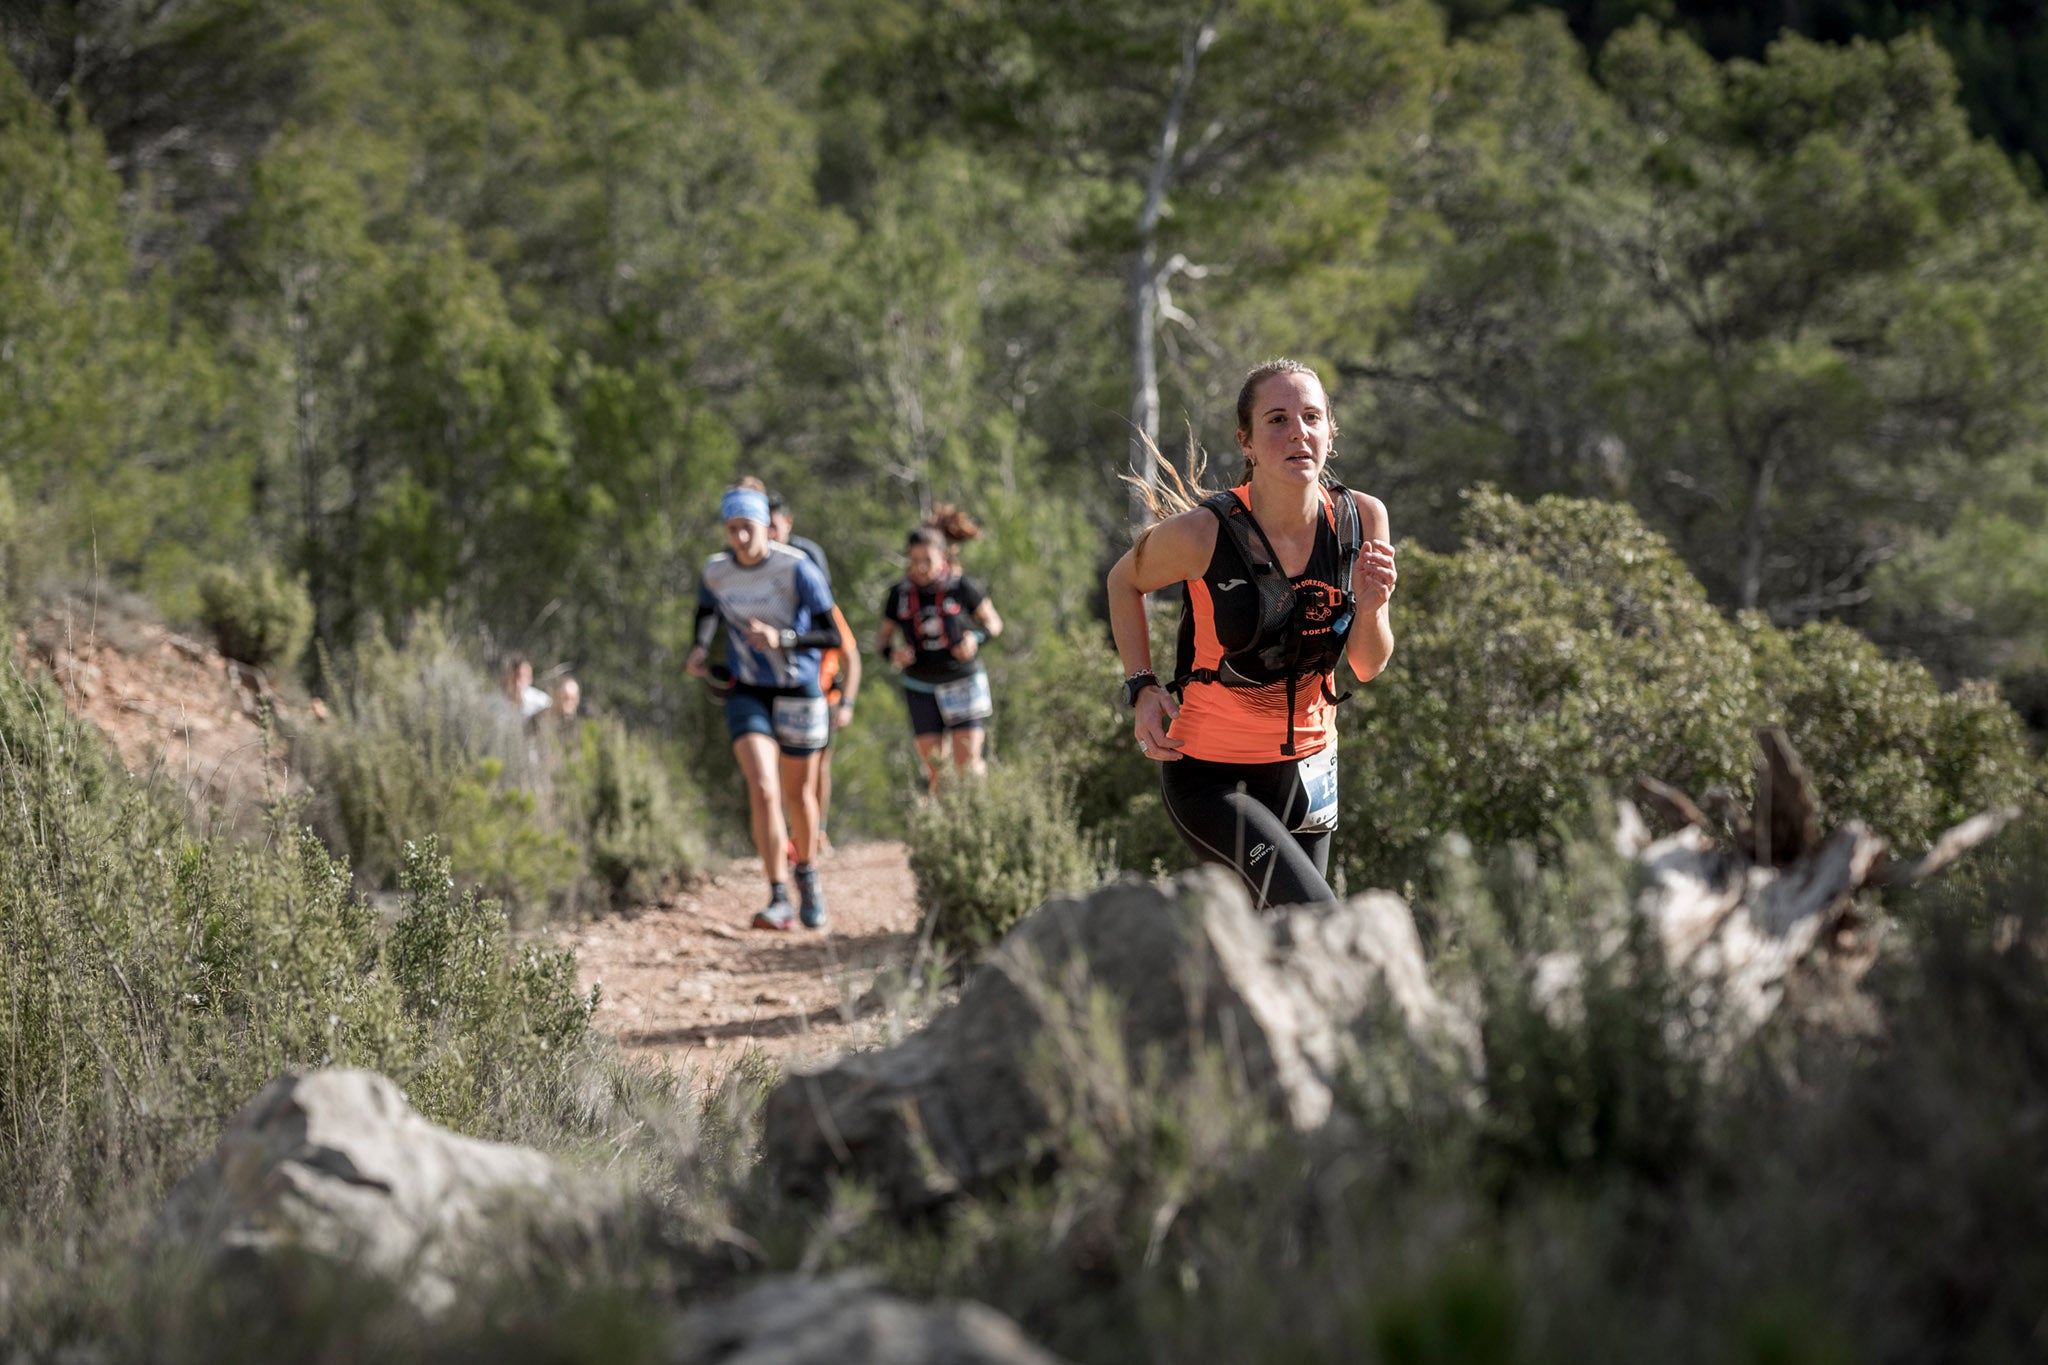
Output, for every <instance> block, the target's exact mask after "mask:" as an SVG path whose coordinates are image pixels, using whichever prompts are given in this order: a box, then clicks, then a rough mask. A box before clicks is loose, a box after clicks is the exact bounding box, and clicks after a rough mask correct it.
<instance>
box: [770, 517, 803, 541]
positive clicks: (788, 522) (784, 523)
mask: <svg viewBox="0 0 2048 1365" xmlns="http://www.w3.org/2000/svg"><path fill="white" fill-rule="evenodd" d="M794 525H796V519H795V518H794V517H792V516H790V514H789V513H787V512H770V513H769V514H768V538H769V539H770V540H772V541H774V542H775V543H776V544H777V545H787V544H789V530H790V527H792V526H794Z"/></svg>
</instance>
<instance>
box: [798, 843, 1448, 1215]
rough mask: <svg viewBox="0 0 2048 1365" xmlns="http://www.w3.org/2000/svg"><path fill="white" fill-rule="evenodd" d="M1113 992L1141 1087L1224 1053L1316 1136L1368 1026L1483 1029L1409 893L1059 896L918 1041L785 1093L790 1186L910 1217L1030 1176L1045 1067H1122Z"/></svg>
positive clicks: (1433, 1035)
mask: <svg viewBox="0 0 2048 1365" xmlns="http://www.w3.org/2000/svg"><path fill="white" fill-rule="evenodd" d="M1097 992H1099V993H1100V995H1101V996H1102V997H1104V998H1106V999H1107V1001H1108V1002H1109V1003H1110V1004H1111V1006H1112V1007H1113V1011H1114V1013H1113V1017H1114V1019H1115V1021H1116V1028H1117V1031H1118V1033H1119V1035H1120V1041H1121V1045H1122V1052H1123V1055H1124V1057H1125V1058H1127V1059H1129V1065H1130V1067H1131V1069H1132V1072H1133V1074H1136V1073H1137V1072H1138V1071H1139V1070H1140V1069H1141V1068H1143V1067H1144V1066H1147V1065H1157V1066H1159V1067H1160V1068H1161V1075H1160V1077H1159V1078H1160V1079H1162V1080H1169V1081H1170V1080H1172V1079H1174V1078H1176V1077H1178V1076H1182V1075H1185V1074H1187V1073H1188V1072H1189V1070H1190V1068H1191V1065H1192V1064H1193V1061H1194V1059H1195V1057H1196V1056H1197V1055H1198V1053H1199V1052H1201V1051H1203V1050H1206V1049H1221V1050H1222V1053H1223V1055H1224V1056H1225V1057H1227V1059H1228V1060H1229V1061H1230V1063H1231V1065H1232V1069H1233V1071H1234V1072H1235V1074H1236V1075H1238V1076H1239V1077H1240V1078H1241V1079H1242V1081H1243V1083H1244V1084H1245V1085H1246V1086H1247V1087H1248V1088H1249V1089H1250V1090H1252V1091H1253V1092H1255V1093H1258V1094H1261V1095H1263V1096H1266V1097H1267V1098H1268V1099H1269V1100H1270V1102H1271V1104H1272V1107H1273V1109H1274V1111H1275V1112H1276V1113H1277V1114H1279V1115H1280V1116H1282V1117H1284V1118H1285V1119H1286V1120H1288V1121H1290V1122H1292V1123H1293V1124H1294V1125H1296V1126H1297V1127H1299V1128H1302V1129H1307V1128H1312V1127H1314V1126H1316V1125H1318V1124H1320V1123H1321V1122H1323V1120H1324V1119H1325V1118H1327V1117H1328V1115H1329V1113H1330V1109H1331V1100H1332V1093H1331V1087H1332V1084H1333V1082H1334V1081H1335V1079H1336V1075H1337V1071H1338V1068H1339V1065H1340V1061H1341V1058H1342V1056H1343V1052H1344V1044H1345V1040H1346V1039H1347V1037H1348V1036H1350V1035H1351V1034H1352V1033H1353V1032H1354V1031H1355V1030H1357V1029H1359V1028H1360V1027H1362V1026H1365V1025H1367V1024H1368V1023H1369V1022H1371V1021H1375V1020H1379V1019H1388V1020H1392V1021H1396V1024H1395V1026H1397V1027H1400V1028H1403V1029H1405V1030H1406V1031H1407V1032H1408V1034H1409V1035H1411V1036H1412V1037H1413V1039H1414V1040H1415V1041H1416V1042H1417V1043H1418V1044H1419V1045H1422V1046H1427V1047H1437V1046H1441V1045H1443V1044H1444V1043H1445V1042H1446V1041H1447V1040H1462V1039H1463V1036H1464V1034H1465V1033H1466V1032H1467V1031H1468V1028H1467V1026H1465V1025H1464V1024H1463V1023H1462V1021H1461V1020H1459V1019H1458V1017H1457V1016H1456V1015H1455V1013H1454V1012H1453V1011H1451V1010H1450V1009H1448V1008H1447V1007H1446V1006H1445V1005H1444V1004H1443V1002H1441V1001H1440V1000H1439V999H1438V998H1437V996H1436V994H1435V993H1434V991H1433V990H1432V989H1431V987H1430V984H1429V978H1428V974H1427V972H1426V970H1425V968H1424V965H1423V960H1422V949H1421V944H1420V943H1419V941H1418V940H1417V937H1416V933H1415V925H1414V921H1413V919H1412V918H1411V916H1410V915H1409V912H1408V907H1407V906H1406V905H1405V904H1404V903H1403V902H1402V901H1401V900H1400V899H1399V898H1397V897H1394V896H1391V895H1387V894H1384V893H1374V894H1371V895H1366V896H1361V897H1357V898H1355V899H1353V900H1352V901H1350V902H1349V903H1348V904H1345V905H1343V906H1340V907H1336V908H1334V909H1333V908H1329V907H1324V908H1321V909H1314V908H1302V909H1295V910H1290V911H1285V912H1282V913H1280V914H1277V915H1273V916H1269V917H1266V918H1263V919H1262V918H1261V917H1259V916H1258V915H1257V914H1255V913H1254V912H1253V910H1252V907H1251V903H1250V901H1249V900H1248V898H1247V897H1246V895H1245V892H1244V890H1243V888H1242V886H1241V884H1240V883H1239V882H1238V881H1237V879H1236V878H1235V877H1234V876H1232V875H1230V874H1229V873H1227V872H1224V871H1222V870H1220V869H1216V868H1203V869H1197V870H1196V871H1193V872H1189V873H1185V874H1183V875H1181V876H1179V877H1177V878H1174V879H1173V880H1171V881H1169V882H1165V883H1157V884H1148V883H1142V882H1120V883H1115V884H1112V885H1110V886H1106V887H1103V888H1102V889H1100V890H1098V891H1095V892H1093V893H1091V894H1089V895H1087V896H1083V897H1080V898H1073V899H1056V900H1052V901H1048V902H1047V903H1046V904H1045V905H1044V906H1043V907H1041V908H1040V909H1039V910H1038V911H1036V912H1035V913H1033V914H1032V915H1031V916H1030V917H1029V918H1027V919H1026V920H1025V921H1024V922H1023V923H1021V924H1020V925H1018V926H1017V928H1015V929H1014V930H1012V931H1011V933H1010V935H1009V936H1008V937H1007V938H1005V939H1004V940H1003V942H1002V943H1001V944H1000V945H998V947H997V948H996V950H995V951H994V952H993V953H991V954H990V957H989V960H988V962H987V963H986V964H985V965H984V966H983V967H982V968H981V969H980V970H978V971H977V972H976V973H975V975H974V976H973V977H972V978H970V979H969V981H968V983H967V985H966V986H965V987H964V988H963V990H962V992H961V996H960V1000H959V1002H958V1004H956V1005H955V1006H953V1007H952V1008H951V1009H949V1010H947V1011H945V1012H943V1013H941V1014H940V1015H939V1016H938V1017H937V1018H935V1019H934V1020H933V1021H932V1023H931V1024H930V1025H929V1026H927V1027H926V1028H925V1029H924V1030H923V1031H922V1032H920V1033H918V1034H917V1035H915V1036H913V1037H911V1038H909V1039H907V1040H905V1041H904V1042H903V1043H901V1044H899V1045H897V1046H895V1047H892V1048H888V1049H886V1050H883V1051H879V1052H873V1053H865V1054H859V1055H856V1056H852V1057H848V1058H846V1059H844V1060H843V1061H841V1062H840V1063H839V1064H838V1065H836V1066H834V1067H833V1068H832V1069H830V1070H828V1071H824V1072H822V1073H819V1074H815V1075H799V1076H795V1077H793V1078H791V1079H789V1080H787V1081H785V1082H784V1083H783V1084H782V1085H780V1086H778V1087H777V1088H776V1090H775V1091H774V1093H773V1094H771V1095H770V1096H769V1100H768V1107H767V1115H766V1120H767V1126H766V1149H765V1157H766V1160H767V1162H768V1163H769V1165H770V1167H771V1168H772V1169H773V1170H774V1171H775V1173H776V1175H777V1176H778V1178H779V1179H780V1180H781V1181H782V1183H783V1184H784V1186H785V1187H786V1188H791V1189H800V1190H817V1189H820V1188H822V1187H823V1185H824V1183H825V1182H826V1181H827V1179H828V1178H829V1177H830V1176H832V1175H833V1174H834V1173H839V1172H844V1173H849V1174H853V1175H857V1176H859V1177H862V1178H864V1179H866V1180H869V1181H871V1182H873V1183H874V1184H875V1185H876V1186H877V1187H878V1188H879V1189H880V1190H882V1192H883V1193H884V1195H885V1197H886V1198H887V1199H888V1200H889V1201H890V1203H891V1204H892V1205H893V1206H894V1207H895V1208H897V1209H898V1210H902V1211H907V1210H913V1209H917V1208H921V1207H926V1206H929V1205H932V1204H934V1203H937V1202H941V1201H943V1200H945V1199H947V1198H949V1197H951V1196H952V1195H954V1194H955V1193H957V1192H959V1191H961V1190H962V1189H965V1188H970V1187H974V1186H978V1185H982V1184H985V1183H987V1182H989V1181H992V1180H996V1179H999V1178H1001V1177H1003V1176H1006V1175H1010V1174H1013V1173H1017V1172H1020V1171H1023V1170H1025V1169H1026V1168H1028V1167H1030V1166H1031V1165H1033V1164H1035V1163H1036V1162H1038V1161H1039V1160H1041V1159H1042V1158H1043V1157H1044V1155H1045V1153H1046V1151H1047V1143H1048V1139H1049V1138H1050V1137H1051V1136H1052V1134H1051V1132H1050V1129H1051V1126H1052V1120H1051V1117H1050V1115H1049V1114H1048V1112H1047V1109H1046V1106H1045V1103H1044V1101H1043V1098H1042V1097H1043V1096H1044V1094H1045V1089H1044V1084H1043V1082H1044V1079H1045V1076H1044V1069H1045V1067H1046V1066H1047V1064H1048V1059H1051V1058H1054V1057H1055V1056H1056V1055H1059V1054H1060V1053H1061V1052H1064V1054H1065V1055H1064V1056H1063V1057H1061V1058H1060V1060H1059V1061H1058V1062H1057V1063H1056V1065H1059V1066H1066V1067H1088V1066H1100V1065H1113V1063H1106V1062H1105V1061H1104V1058H1103V1056H1102V1055H1101V1050H1100V1049H1096V1048H1093V1047H1091V1046H1090V1040H1089V1038H1088V1035H1087V1032H1086V1029H1087V1024H1086V1021H1087V1020H1088V1019H1089V1017H1090V1004H1089V1002H1090V999H1091V996H1092V995H1093V994H1094V993H1097ZM1148 1059H1149V1060H1148Z"/></svg>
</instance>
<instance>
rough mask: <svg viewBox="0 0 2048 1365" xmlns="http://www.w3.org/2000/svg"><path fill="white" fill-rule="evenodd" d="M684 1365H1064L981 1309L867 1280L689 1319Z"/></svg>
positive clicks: (723, 1306) (821, 1285)
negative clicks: (924, 1300)
mask: <svg viewBox="0 0 2048 1365" xmlns="http://www.w3.org/2000/svg"><path fill="white" fill-rule="evenodd" d="M669 1358H670V1359H671V1360H673V1361H675V1362H677V1365H1059V1361H1058V1358H1057V1357H1055V1356H1052V1355H1049V1354H1047V1353H1046V1352H1044V1351H1042V1350H1040V1349H1039V1348H1038V1347H1037V1346H1034V1345H1033V1344H1032V1343H1031V1342H1030V1340H1029V1339H1027V1338H1026V1337H1025V1335H1024V1334H1023V1333H1022V1332H1020V1331H1018V1330H1017V1325H1016V1324H1015V1323H1013V1322H1011V1321H1010V1320H1009V1319H1008V1318H1006V1317H1004V1316H1003V1315H1002V1314H1001V1313H998V1312H996V1311H995V1310H994V1309H993V1308H986V1307H983V1306H982V1305H981V1304H978V1303H933V1304H916V1303H911V1302H909V1301H907V1300H904V1299H899V1298H896V1297H895V1296H893V1295H890V1294H886V1293H883V1292H882V1291H880V1290H878V1289H876V1288H875V1287H874V1286H873V1282H872V1281H871V1280H870V1279H869V1278H868V1277H867V1276H865V1275H860V1274H845V1275H836V1276H833V1277H831V1278H829V1279H823V1280H799V1279H774V1280H769V1281H766V1282H765V1283H762V1284H759V1285H756V1286H755V1287H754V1288H752V1289H750V1290H748V1291H747V1292H746V1293H744V1294H741V1295H740V1296H738V1297H737V1298H734V1299H732V1300H729V1301H728V1302H725V1303H720V1304H714V1305H712V1306H710V1307H707V1308H699V1309H696V1310H694V1311H692V1312H690V1313H688V1314H686V1315H685V1316H684V1317H683V1318H682V1320H681V1322H680V1324H679V1326H678V1329H677V1332H676V1341H675V1348H674V1350H673V1351H672V1352H671V1353H670V1355H669Z"/></svg>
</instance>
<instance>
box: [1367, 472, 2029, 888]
mask: <svg viewBox="0 0 2048 1365" xmlns="http://www.w3.org/2000/svg"><path fill="white" fill-rule="evenodd" d="M1462 535H1463V546H1462V548H1461V549H1459V550H1458V551H1456V552H1454V553H1450V554H1438V553H1435V552H1432V551H1429V550H1425V549H1421V548H1417V547H1404V548H1403V550H1402V552H1401V563H1402V591H1401V596H1400V598H1399V599H1397V601H1396V604H1395V606H1396V612H1395V635H1396V638H1397V641H1398V643H1397V644H1396V646H1395V652H1394V660H1393V662H1392V663H1391V664H1390V665H1389V666H1388V668H1387V671H1386V672H1385V673H1384V674H1382V675H1381V676H1380V677H1379V678H1377V679H1375V680H1374V681H1373V682H1372V683H1371V684H1369V685H1368V686H1365V687H1362V688H1359V689H1358V690H1357V695H1356V697H1355V698H1354V699H1353V701H1352V702H1351V703H1350V704H1348V705H1346V706H1344V707H1342V708H1340V709H1339V712H1338V715H1339V717H1340V726H1341V728H1340V735H1341V740H1340V743H1341V745H1342V749H1343V761H1342V763H1341V764H1340V772H1341V780H1342V783H1343V789H1342V798H1343V817H1342V823H1341V824H1340V826H1339V828H1338V832H1337V836H1336V840H1335V844H1334V847H1333V851H1332V852H1333V857H1332V861H1333V864H1334V866H1335V867H1336V868H1338V869H1340V870H1341V872H1342V874H1343V876H1344V878H1345V880H1346V882H1347V883H1348V884H1349V885H1350V886H1351V887H1352V888H1354V889H1362V888H1364V887H1368V886H1385V887H1392V888H1395V889H1399V888H1401V887H1404V886H1421V885H1425V884H1426V883H1427V881H1428V879H1429V869H1430V866H1431V863H1432V860H1433V859H1434V857H1435V850H1436V848H1437V846H1438V844H1439V843H1440V841H1441V840H1442V839H1443V838H1444V837H1446V836H1448V835H1452V834H1460V835H1463V836H1465V837H1467V838H1469V839H1470V840H1471V841H1472V842H1473V843H1475V844H1476V845H1478V846H1480V847H1492V846H1495V845H1499V844H1503V843H1506V842H1508V841H1510V840H1535V841H1540V842H1544V843H1547V844H1548V845H1549V846H1551V847H1553V848H1554V847H1555V846H1556V845H1557V841H1558V839H1559V838H1560V837H1561V831H1565V830H1569V829H1570V828H1573V827H1574V826H1576V825H1580V824H1583V823H1584V821H1585V820H1586V819H1587V818H1589V816H1590V814H1591V812H1592V811H1593V809H1594V806H1595V803H1596V801H1597V800H1598V794H1599V792H1600V791H1601V790H1603V789H1604V790H1607V791H1610V792H1613V791H1620V790H1624V789H1625V788H1626V787H1627V785H1628V783H1629V782H1630V781H1632V780H1633V779H1634V778H1635V777H1636V776H1637V775H1638V774H1648V775H1649V776H1652V777H1655V778H1659V779H1661V780H1663V781H1665V782H1668V783H1670V784H1671V785H1673V786H1675V787H1678V788H1680V789H1682V790H1686V791H1693V792H1701V791H1705V790H1708V789H1710V788H1712V787H1714V786H1716V785H1725V786H1727V787H1729V788H1731V789H1733V791H1734V792H1735V793H1736V794H1737V795H1738V797H1739V798H1740V799H1743V800H1744V801H1745V802H1746V801H1747V799H1748V798H1750V797H1751V796H1753V794H1754V793H1753V782H1754V776H1753V773H1752V770H1751V765H1750V758H1749V756H1750V754H1751V752H1752V745H1753V736H1754V735H1755V732H1756V730H1757V728H1758V727H1759V726H1762V725H1766V724H1778V725H1783V726H1784V727H1785V729H1786V731H1787V732H1788V733H1789V734H1790V736H1791V738H1792V741H1793V744H1794V746H1795V747H1796V748H1797V749H1798V750H1799V751H1800V752H1801V753H1802V754H1804V755H1805V756H1806V758H1807V761H1808V765H1809V767H1811V769H1812V770H1813V773H1814V777H1815V781H1816V783H1817V784H1818V786H1819V790H1820V797H1821V800H1822V802H1823V804H1824V805H1825V806H1826V808H1827V810H1828V811H1829V812H1830V814H1831V815H1832V816H1833V817H1834V818H1836V819H1842V818H1847V817H1849V816H1855V817H1858V818H1860V819H1862V820H1865V821H1866V822H1868V823H1869V824H1870V825H1871V826H1872V827H1874V828H1875V829H1876V830H1877V831H1878V832H1879V833H1881V834H1883V835H1885V836H1886V837H1887V838H1889V839H1890V840H1891V841H1892V842H1893V845H1894V846H1895V847H1896V848H1898V849H1899V850H1900V851H1901V853H1903V854H1906V855H1909V856H1910V855H1911V854H1914V853H1917V852H1918V851H1919V850H1920V849H1922V848H1924V847H1925V846H1926V845H1927V843H1928V842H1929V841H1930V840H1932V839H1933V838H1934V837H1935V836H1936V835H1937V834H1939V833H1940V832H1941V831H1942V830H1943V829H1945V828H1947V827H1948V826H1949V825H1951V824H1953V823H1955V822H1956V821H1958V820H1961V819H1963V818H1965V817H1966V816H1968V815H1970V814H1973V813H1974V812H1976V811H1979V810H1983V809H1986V808H1988V807H1992V806H2000V805H2006V804H2010V803H2012V802H2015V801H2019V800H2022V799H2026V798H2028V797H2029V796H2031V795H2033V794H2036V793H2038V792H2039V791H2040V790H2041V787H2042V776H2041V770H2040V768H2039V767H2038V765H2037V764H2036V763H2035V762H2034V760H2033V759H2032V757H2031V755H2030V754H2029V751H2028V746H2027V742H2026V736H2025V733H2024V730H2023V729H2022V727H2021V725H2020V723H2019V720H2018V717H2017V716H2016V715H2015V714H2014V713H2013V712H2012V710H2011V708H2009V707H2007V706H2006V705H2005V704H2004V703H2003V702H2002V701H2001V700H2000V699H1999V698H1998V697H1997V696H1996V694H1995V693H1994V692H1992V691H1991V690H1990V689H1987V688H1979V687H1965V688H1962V689H1960V690H1958V691H1955V692H1946V693H1945V692H1943V691H1942V690H1941V688H1940V687H1939V686H1937V685H1936V683H1935V681H1934V679H1933V677H1932V676H1931V675H1929V674H1928V672H1927V671H1926V670H1925V669H1923V668H1921V667H1919V666H1918V665H1917V664H1913V663H1910V662H1901V661H1894V660H1889V659H1886V658H1884V657H1883V656H1882V655H1881V654H1879V652H1878V651H1877V649H1876V648H1875V647H1874V646H1872V645H1871V644H1869V642H1867V641H1865V640H1863V639H1862V638H1861V637H1859V636H1857V635H1856V634H1855V633H1854V632H1853V631H1850V630H1848V629H1846V628H1844V627H1840V626H1834V625H1814V626H1807V627H1804V628H1802V629H1800V630H1796V631H1786V630H1781V629H1779V628H1777V627H1775V626H1772V625H1771V624H1769V623H1768V622H1767V621H1765V620H1764V619H1763V618H1762V617H1761V616H1758V615H1756V614H1753V613H1752V614H1748V615H1744V616H1741V617H1739V618H1737V619H1735V620H1733V621H1731V620H1729V619H1728V618H1726V617H1724V616H1723V615H1722V614H1721V613H1720V612H1719V611H1718V610H1716V609H1715V607H1714V606H1713V605H1712V603H1710V602H1709V601H1708V600H1707V595H1706V592H1705V590H1704V589H1703V588H1702V587H1701V586H1700V584H1699V583H1698V581H1697V580H1696V579H1694V578H1693V577H1692V575H1691V574H1690V573H1688V572H1687V571H1686V568H1685V566H1684V564H1683V563H1681V562H1680V560H1679V559H1678V557H1677V556H1676V555H1675V554H1674V553H1673V552H1672V550H1671V548H1670V546H1669V545H1668V544H1667V543H1666V542H1665V541H1664V539H1663V538H1662V537H1660V536H1658V535H1656V534H1655V533H1654V532H1652V531H1650V530H1649V529H1648V528H1646V527H1645V526H1644V525H1643V523H1642V522H1641V520H1640V519H1639V518H1638V517H1637V516H1636V514H1635V513H1634V512H1632V511H1630V510H1629V509H1628V508H1626V507H1624V506H1621V505H1619V504H1613V503H1601V502H1591V501H1582V500H1574V499H1567V498H1556V497H1552V498H1544V499H1541V500H1539V501H1537V502H1533V503H1523V502H1519V501H1517V500H1515V499H1513V498H1510V497H1508V496H1506V495H1505V494H1501V493H1498V492H1494V491H1491V490H1486V489H1481V490H1478V491H1476V492H1474V493H1473V494H1472V495H1471V496H1470V497H1469V499H1468V502H1467V507H1466V515H1465V518H1464V521H1463V523H1462Z"/></svg>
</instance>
